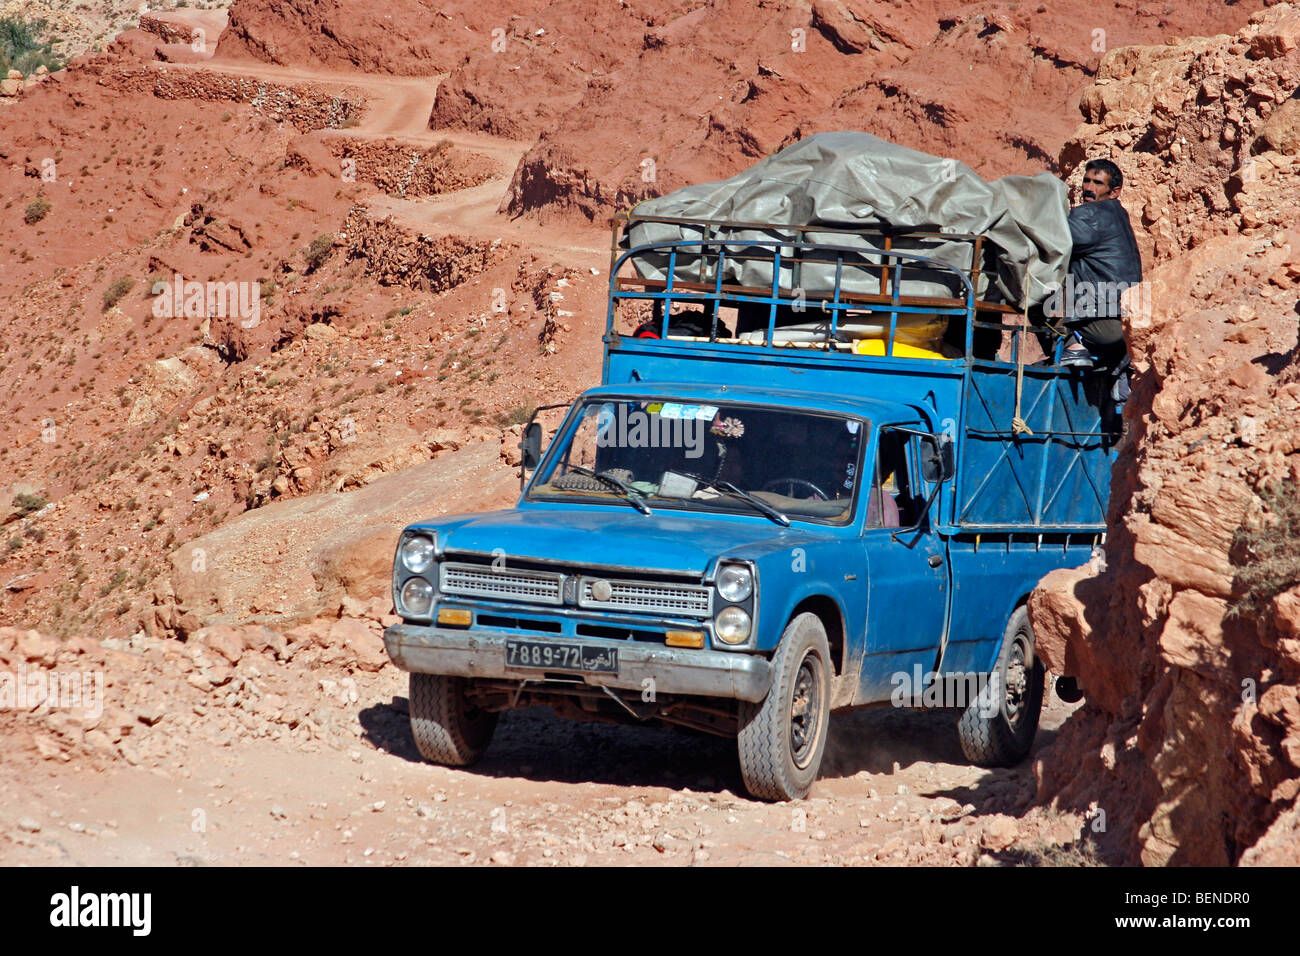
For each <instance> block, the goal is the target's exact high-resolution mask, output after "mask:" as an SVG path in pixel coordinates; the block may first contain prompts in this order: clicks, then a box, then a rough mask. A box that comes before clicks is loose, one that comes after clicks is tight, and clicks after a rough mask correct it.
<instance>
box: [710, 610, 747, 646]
mask: <svg viewBox="0 0 1300 956" xmlns="http://www.w3.org/2000/svg"><path fill="white" fill-rule="evenodd" d="M751 626H752V622H751V621H750V619H749V612H748V611H745V610H744V609H743V608H738V607H729V608H726V609H725V610H723V612H722V613H721V614H719V615H718V616H717V618H716V619H715V620H714V622H713V633H715V634H717V635H718V640H720V641H722V642H723V643H724V644H744V643H745V641H747V640H749V629H750V627H751Z"/></svg>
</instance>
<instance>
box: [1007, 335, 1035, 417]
mask: <svg viewBox="0 0 1300 956" xmlns="http://www.w3.org/2000/svg"><path fill="white" fill-rule="evenodd" d="M1022 318H1024V319H1025V321H1026V322H1027V321H1028V320H1029V317H1028V315H1025V316H1022ZM1024 386H1025V327H1024V325H1021V326H1020V327H1019V328H1017V329H1016V413H1015V415H1014V416H1013V417H1012V419H1011V433H1012V434H1013V435H1032V434H1033V433H1034V431H1033V429H1031V428H1030V427H1029V425H1028V424H1027V423H1026V422H1025V420H1024V419H1023V418H1021V417H1020V396H1021V394H1022V393H1023V391H1024Z"/></svg>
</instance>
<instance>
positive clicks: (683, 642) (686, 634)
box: [664, 631, 704, 648]
mask: <svg viewBox="0 0 1300 956" xmlns="http://www.w3.org/2000/svg"><path fill="white" fill-rule="evenodd" d="M664 643H665V644H667V645H668V646H669V647H695V648H700V647H703V646H704V632H703V631H669V632H668V633H667V634H665V635H664Z"/></svg>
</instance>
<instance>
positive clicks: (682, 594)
mask: <svg viewBox="0 0 1300 956" xmlns="http://www.w3.org/2000/svg"><path fill="white" fill-rule="evenodd" d="M598 583H603V584H605V585H608V587H609V596H608V597H607V598H605V599H604V600H598V599H597V598H596V597H595V596H594V595H593V594H592V587H593V586H594V585H597V584H598ZM578 605H579V606H580V607H592V608H600V609H602V610H614V611H634V612H636V613H639V614H664V615H668V616H670V617H682V616H685V617H708V616H709V612H710V611H711V609H712V605H713V592H712V591H711V590H710V589H709V588H705V587H700V586H698V585H691V584H663V583H660V582H657V581H618V580H610V579H607V578H590V577H584V578H583V579H582V582H581V584H580V585H579V591H578Z"/></svg>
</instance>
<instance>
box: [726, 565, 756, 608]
mask: <svg viewBox="0 0 1300 956" xmlns="http://www.w3.org/2000/svg"><path fill="white" fill-rule="evenodd" d="M718 593H719V594H721V595H722V599H723V600H724V601H734V602H737V603H739V602H740V601H748V600H749V596H750V595H751V594H753V593H754V575H753V573H752V572H751V571H750V570H749V568H747V567H745V566H744V565H743V564H724V565H723V566H722V569H721V570H720V571H719V572H718Z"/></svg>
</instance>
